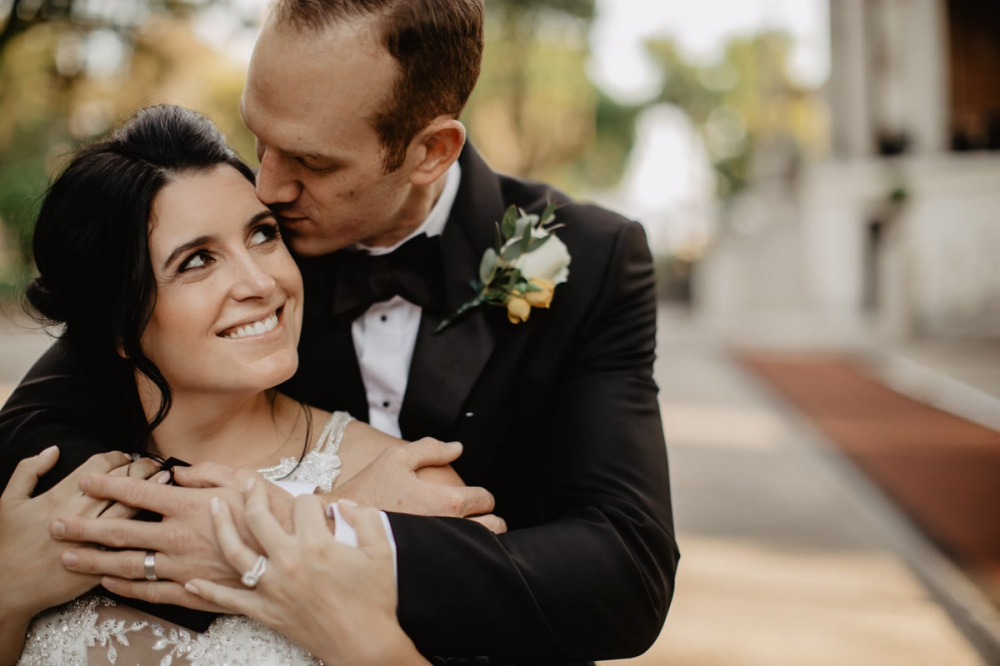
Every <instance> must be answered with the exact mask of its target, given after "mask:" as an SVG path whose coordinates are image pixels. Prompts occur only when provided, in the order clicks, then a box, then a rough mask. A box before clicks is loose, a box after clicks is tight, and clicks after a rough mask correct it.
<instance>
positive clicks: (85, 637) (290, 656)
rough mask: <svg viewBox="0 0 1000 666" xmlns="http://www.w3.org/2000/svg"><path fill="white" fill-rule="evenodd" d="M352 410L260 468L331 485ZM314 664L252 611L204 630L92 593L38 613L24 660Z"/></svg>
mask: <svg viewBox="0 0 1000 666" xmlns="http://www.w3.org/2000/svg"><path fill="white" fill-rule="evenodd" d="M351 420H352V419H351V417H350V415H348V414H346V413H344V412H334V413H333V414H332V415H331V416H330V420H329V421H327V423H326V426H325V427H324V428H323V432H322V433H321V434H320V436H319V438H318V439H317V441H316V444H315V446H313V448H312V450H310V451H309V453H307V454H306V455H305V457H304V458H303V459H302V463H301V464H300V465H299V466H298V467H297V468H296V467H295V465H296V463H297V460H296V459H295V458H282V459H281V462H279V463H278V464H277V465H275V466H274V467H269V468H267V469H262V470H259V471H260V473H261V474H262V475H263V476H264V477H266V478H268V479H271V480H287V481H304V482H308V483H313V484H315V485H318V486H320V487H321V488H322V489H323V490H324V491H328V490H330V488H331V487H332V486H333V484H334V482H335V481H336V480H337V477H338V476H339V475H340V456H339V452H340V442H341V440H342V439H343V436H344V430H345V428H346V427H347V424H348V423H350V422H351ZM53 664H59V665H60V666H104V665H105V664H113V665H115V666H146V665H147V664H160V666H172V665H176V666H180V665H184V666H192V665H197V666H222V665H232V666H236V665H241V666H243V665H246V666H253V665H258V666H264V665H265V664H266V665H268V666H271V665H278V664H281V665H282V666H284V665H285V664H288V665H291V666H317V665H320V664H322V662H320V661H319V660H318V659H316V658H314V657H313V656H312V655H311V654H309V653H308V652H307V651H306V650H304V649H302V648H301V647H299V646H298V645H295V644H294V643H292V642H291V641H289V640H288V639H287V638H285V637H284V636H282V635H281V634H279V633H277V632H275V631H273V630H271V629H269V628H268V627H265V626H264V625H262V624H260V623H258V622H257V621H255V620H252V619H250V618H248V617H243V616H238V615H223V616H220V617H218V618H217V619H216V620H215V621H214V622H212V624H211V625H210V626H209V628H208V630H207V631H205V633H202V634H199V633H197V632H193V631H191V630H189V629H186V628H184V627H181V626H179V625H175V624H173V623H171V622H167V621H166V620H162V619H160V618H158V617H155V616H153V615H149V614H147V613H143V612H142V611H139V610H137V609H135V608H132V607H131V606H125V605H122V604H117V603H116V602H115V601H113V600H111V599H108V598H106V597H102V596H100V595H98V594H87V595H84V596H82V597H79V598H77V599H74V600H73V601H71V602H70V603H68V604H65V605H63V606H58V607H56V608H50V609H49V610H47V611H44V612H42V613H40V614H39V615H38V616H37V617H35V619H34V621H33V622H32V624H31V627H30V628H29V630H28V636H27V639H26V640H25V644H24V651H23V652H22V653H21V659H20V661H18V665H19V666H52V665H53Z"/></svg>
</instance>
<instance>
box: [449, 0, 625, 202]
mask: <svg viewBox="0 0 1000 666" xmlns="http://www.w3.org/2000/svg"><path fill="white" fill-rule="evenodd" d="M486 10H487V18H486V51H485V55H484V61H483V72H482V75H481V76H480V80H479V84H478V85H477V86H476V90H475V92H474V93H473V96H472V99H471V100H470V101H469V105H468V107H467V111H466V114H465V116H464V120H465V121H466V123H467V124H468V126H469V131H470V134H471V135H472V137H473V140H474V141H475V142H476V144H477V145H478V146H479V147H480V148H481V149H482V151H483V152H484V153H485V154H486V156H487V157H488V158H489V160H490V162H491V163H492V164H493V166H494V167H495V168H497V169H498V170H500V171H505V172H507V173H512V174H515V175H520V176H527V177H531V178H537V179H540V180H545V181H548V182H552V183H554V184H556V185H559V186H561V187H564V188H567V189H570V190H573V191H581V190H587V189H593V188H594V187H596V186H607V185H611V184H614V183H616V182H617V180H618V178H619V177H620V176H621V172H622V168H623V166H624V162H625V158H626V157H627V155H628V152H629V150H630V148H631V144H632V137H633V134H632V132H633V129H632V128H633V125H634V120H635V115H636V113H637V111H638V110H637V109H631V108H628V107H622V106H620V105H617V104H616V103H615V102H614V101H613V100H611V99H610V98H608V97H606V96H604V95H602V93H601V92H600V91H599V89H598V88H597V86H596V85H594V83H593V82H592V81H591V80H590V79H589V77H588V76H587V72H586V67H587V60H588V58H589V44H588V33H589V29H590V25H591V23H592V22H593V20H594V15H595V3H594V0H490V1H489V2H487V3H486Z"/></svg>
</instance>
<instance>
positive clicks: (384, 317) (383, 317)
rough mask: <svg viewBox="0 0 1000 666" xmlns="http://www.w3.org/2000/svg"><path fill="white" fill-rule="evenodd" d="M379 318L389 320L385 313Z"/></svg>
mask: <svg viewBox="0 0 1000 666" xmlns="http://www.w3.org/2000/svg"><path fill="white" fill-rule="evenodd" d="M381 319H382V321H389V318H388V317H386V316H385V315H382V317H381Z"/></svg>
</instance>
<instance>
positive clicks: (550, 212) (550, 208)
mask: <svg viewBox="0 0 1000 666" xmlns="http://www.w3.org/2000/svg"><path fill="white" fill-rule="evenodd" d="M558 209H559V204H557V203H556V202H554V201H549V204H548V205H547V206H546V207H545V211H544V212H543V213H542V224H543V225H546V224H548V223H549V222H551V221H552V220H554V219H556V211H557V210H558Z"/></svg>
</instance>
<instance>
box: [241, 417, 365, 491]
mask: <svg viewBox="0 0 1000 666" xmlns="http://www.w3.org/2000/svg"><path fill="white" fill-rule="evenodd" d="M353 420H354V418H353V417H352V416H351V415H350V414H348V413H347V412H334V413H333V414H332V415H331V416H330V419H329V420H328V421H327V422H326V426H325V427H324V428H323V432H322V433H320V436H319V439H318V440H316V445H315V446H314V447H313V448H312V450H311V451H310V452H309V453H307V454H306V456H305V458H303V459H302V464H301V465H299V467H298V469H295V465H296V463H297V462H298V460H297V459H296V458H294V457H289V458H282V459H281V462H279V463H278V464H277V465H275V466H274V467H268V468H266V469H260V470H257V471H258V472H260V473H261V474H262V475H263V476H264V477H265V478H267V479H270V480H271V481H278V480H287V481H304V482H307V483H312V484H314V485H317V486H319V487H320V489H321V490H322V491H323V492H329V491H330V489H331V488H333V484H334V483H336V481H337V477H339V476H340V443H341V441H342V440H343V439H344V430H345V429H346V428H347V424H348V423H350V422H351V421H353ZM293 469H294V470H295V471H294V472H292V470H293Z"/></svg>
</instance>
